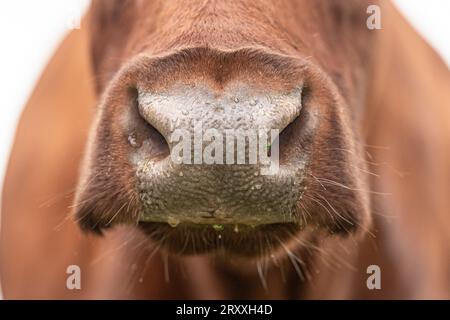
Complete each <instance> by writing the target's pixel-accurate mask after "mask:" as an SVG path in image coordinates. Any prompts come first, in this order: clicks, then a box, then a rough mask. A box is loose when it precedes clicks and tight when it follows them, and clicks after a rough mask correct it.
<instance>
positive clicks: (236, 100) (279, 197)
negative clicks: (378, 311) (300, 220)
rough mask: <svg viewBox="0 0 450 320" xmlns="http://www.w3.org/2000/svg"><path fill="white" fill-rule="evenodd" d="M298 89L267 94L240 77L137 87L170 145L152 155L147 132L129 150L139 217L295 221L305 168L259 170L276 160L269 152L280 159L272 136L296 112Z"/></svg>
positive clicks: (146, 113) (143, 107)
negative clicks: (222, 84)
mask: <svg viewBox="0 0 450 320" xmlns="http://www.w3.org/2000/svg"><path fill="white" fill-rule="evenodd" d="M301 91H302V89H301V88H297V89H294V90H292V91H290V92H270V91H266V90H262V89H258V88H253V87H250V86H246V85H245V84H242V83H234V84H233V85H229V86H228V87H226V88H225V89H222V90H220V91H218V90H216V89H212V88H209V87H208V86H207V85H204V86H202V85H198V84H197V85H176V86H173V87H171V88H170V89H166V90H161V91H153V92H152V91H146V90H141V89H138V109H139V113H140V115H141V117H142V118H143V119H144V120H145V121H146V122H148V123H149V124H150V125H151V126H152V127H153V128H155V129H156V130H157V131H159V133H160V134H161V135H162V137H164V139H165V141H166V143H167V145H168V147H169V150H170V155H168V156H167V157H165V158H162V159H161V158H158V159H155V158H152V157H149V155H150V154H151V152H152V141H150V140H151V139H150V138H149V141H146V142H144V143H143V145H142V147H141V148H138V149H137V150H135V151H134V153H133V154H132V155H131V162H132V163H133V166H134V168H135V170H136V176H137V181H138V186H137V188H138V190H139V195H140V198H141V201H142V203H143V205H144V209H145V212H144V214H143V216H142V217H141V220H142V221H153V222H168V223H169V224H172V225H176V224H178V223H195V224H211V223H213V224H245V225H259V224H270V223H283V222H292V221H293V220H295V217H293V216H292V213H293V212H294V207H295V204H296V202H297V201H298V199H299V197H300V195H301V191H302V189H301V187H300V185H301V181H302V177H303V170H304V166H303V167H302V166H301V165H300V166H298V165H296V166H295V168H291V167H283V166H281V167H278V166H277V167H276V170H272V171H264V170H267V167H269V166H270V165H272V166H273V163H267V160H268V159H267V157H269V159H270V158H271V159H272V161H278V158H274V157H273V155H277V153H278V150H273V147H274V146H276V147H278V143H277V138H278V137H277V136H274V135H276V134H277V133H278V132H281V131H282V130H283V129H284V128H286V127H287V126H288V125H289V124H290V123H291V122H293V121H294V120H295V119H296V118H297V117H298V116H299V115H300V111H301V106H302V103H301V96H302V94H301ZM242 137H244V138H243V139H244V140H242V139H241V138H242ZM239 139H241V140H239ZM252 139H253V140H252ZM267 139H269V140H267ZM242 141H244V143H242ZM251 141H252V142H251ZM263 146H266V149H265V150H264V155H265V156H266V159H265V160H266V162H263V157H262V155H263V151H261V148H262V147H263ZM270 149H272V150H271V152H272V153H270V152H269V153H267V151H268V150H270ZM252 151H256V153H251V152H252ZM274 152H275V154H274ZM255 156H256V157H255ZM211 159H212V160H211ZM277 164H278V163H277Z"/></svg>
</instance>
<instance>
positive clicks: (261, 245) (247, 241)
mask: <svg viewBox="0 0 450 320" xmlns="http://www.w3.org/2000/svg"><path fill="white" fill-rule="evenodd" d="M139 228H140V229H141V230H143V231H144V233H145V234H147V235H148V236H149V238H150V241H154V242H156V243H157V244H158V245H160V246H161V248H164V249H166V250H168V251H169V252H171V253H174V254H178V255H197V254H207V253H208V254H222V255H223V254H225V255H237V256H241V257H249V258H254V257H262V256H268V255H270V254H272V253H273V252H275V251H277V250H278V249H279V248H280V247H281V246H283V245H284V243H286V242H287V241H288V240H289V239H293V238H295V236H296V235H297V234H298V233H299V232H301V226H300V225H298V224H296V223H274V224H261V225H252V226H250V225H246V224H194V223H180V224H178V225H177V226H174V225H172V226H171V225H169V224H167V223H159V222H140V223H139Z"/></svg>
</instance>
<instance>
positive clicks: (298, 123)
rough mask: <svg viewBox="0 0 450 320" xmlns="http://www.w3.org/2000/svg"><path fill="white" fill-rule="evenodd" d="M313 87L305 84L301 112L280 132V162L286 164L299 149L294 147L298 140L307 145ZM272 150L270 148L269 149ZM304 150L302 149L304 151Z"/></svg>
mask: <svg viewBox="0 0 450 320" xmlns="http://www.w3.org/2000/svg"><path fill="white" fill-rule="evenodd" d="M310 95H311V89H310V87H309V86H307V85H303V87H302V92H301V99H300V103H301V108H300V110H301V112H300V114H299V115H298V116H297V117H296V118H295V119H294V120H293V121H292V122H291V123H289V125H287V126H286V127H285V128H284V129H283V130H282V131H281V132H280V134H279V157H280V158H279V161H280V164H284V163H286V162H288V161H289V159H290V158H291V157H292V156H293V155H294V154H295V153H296V152H299V150H295V149H294V148H292V147H291V146H292V145H295V144H296V141H300V145H301V146H307V145H308V144H307V143H304V142H306V141H305V140H306V139H308V137H309V135H308V134H304V133H305V131H306V130H307V128H308V126H307V122H308V118H309V114H308V112H309V111H308V103H309V100H310ZM268 151H269V152H270V149H268ZM302 151H304V150H300V152H302Z"/></svg>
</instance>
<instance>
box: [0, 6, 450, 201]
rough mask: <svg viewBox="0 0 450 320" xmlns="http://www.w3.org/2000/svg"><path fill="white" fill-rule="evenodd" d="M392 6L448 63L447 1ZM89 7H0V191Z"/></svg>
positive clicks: (449, 48)
mask: <svg viewBox="0 0 450 320" xmlns="http://www.w3.org/2000/svg"><path fill="white" fill-rule="evenodd" d="M395 3H396V4H397V6H398V7H399V8H400V10H401V11H402V12H403V13H404V15H406V16H407V18H408V19H409V20H410V22H411V23H412V24H413V25H414V26H415V28H416V29H417V30H418V31H419V32H420V33H421V34H422V35H423V36H424V37H425V38H426V39H427V40H428V41H429V43H430V44H431V45H432V46H433V47H434V48H435V49H436V50H437V51H438V52H439V53H440V55H441V56H442V57H443V58H444V59H445V60H446V62H447V64H448V65H450V41H449V30H450V19H449V18H448V15H449V14H450V1H449V0H395ZM88 5H89V0H64V1H61V0H39V1H35V0H14V1H2V3H1V4H0V39H1V41H2V43H3V46H2V49H1V50H0V101H1V107H0V190H1V185H2V182H3V177H4V173H5V169H6V168H5V167H6V164H7V161H8V156H9V151H10V148H11V144H12V140H13V137H14V132H15V127H16V122H17V120H18V118H19V116H20V112H21V109H22V107H23V105H24V104H25V103H26V101H27V99H28V97H29V96H30V94H31V92H32V90H33V87H34V84H35V82H36V81H37V80H38V78H39V75H40V73H41V72H42V71H43V69H44V67H45V65H46V63H47V61H48V60H49V59H50V57H51V55H52V53H53V51H54V50H55V49H56V47H57V46H58V44H59V42H60V41H61V40H62V38H63V37H64V36H65V35H66V33H68V32H70V30H71V29H77V28H79V23H80V21H79V20H80V17H81V16H82V15H83V12H84V11H85V10H86V8H87V7H88ZM381 18H382V19H383V17H381ZM0 201H1V199H0Z"/></svg>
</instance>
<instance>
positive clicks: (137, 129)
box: [127, 88, 170, 160]
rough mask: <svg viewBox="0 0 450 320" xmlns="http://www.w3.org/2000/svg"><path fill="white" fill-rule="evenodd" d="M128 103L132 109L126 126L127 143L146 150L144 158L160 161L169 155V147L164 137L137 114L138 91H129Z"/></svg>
mask: <svg viewBox="0 0 450 320" xmlns="http://www.w3.org/2000/svg"><path fill="white" fill-rule="evenodd" d="M129 95H130V101H132V107H131V108H130V110H129V112H130V116H129V121H128V124H127V129H128V130H127V131H128V135H127V141H128V144H129V145H130V146H131V147H133V148H138V149H142V147H143V146H145V147H146V148H145V149H146V152H147V153H148V154H146V155H145V156H146V158H151V159H153V160H162V159H165V158H167V157H168V156H169V155H170V149H169V145H168V143H167V141H166V139H165V138H164V136H163V135H162V134H161V133H160V132H159V131H158V130H157V129H156V128H155V127H154V126H153V125H152V124H151V123H149V122H148V121H147V120H146V119H144V118H143V117H142V115H141V114H140V112H139V102H138V91H137V89H135V88H131V89H130V90H129Z"/></svg>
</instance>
